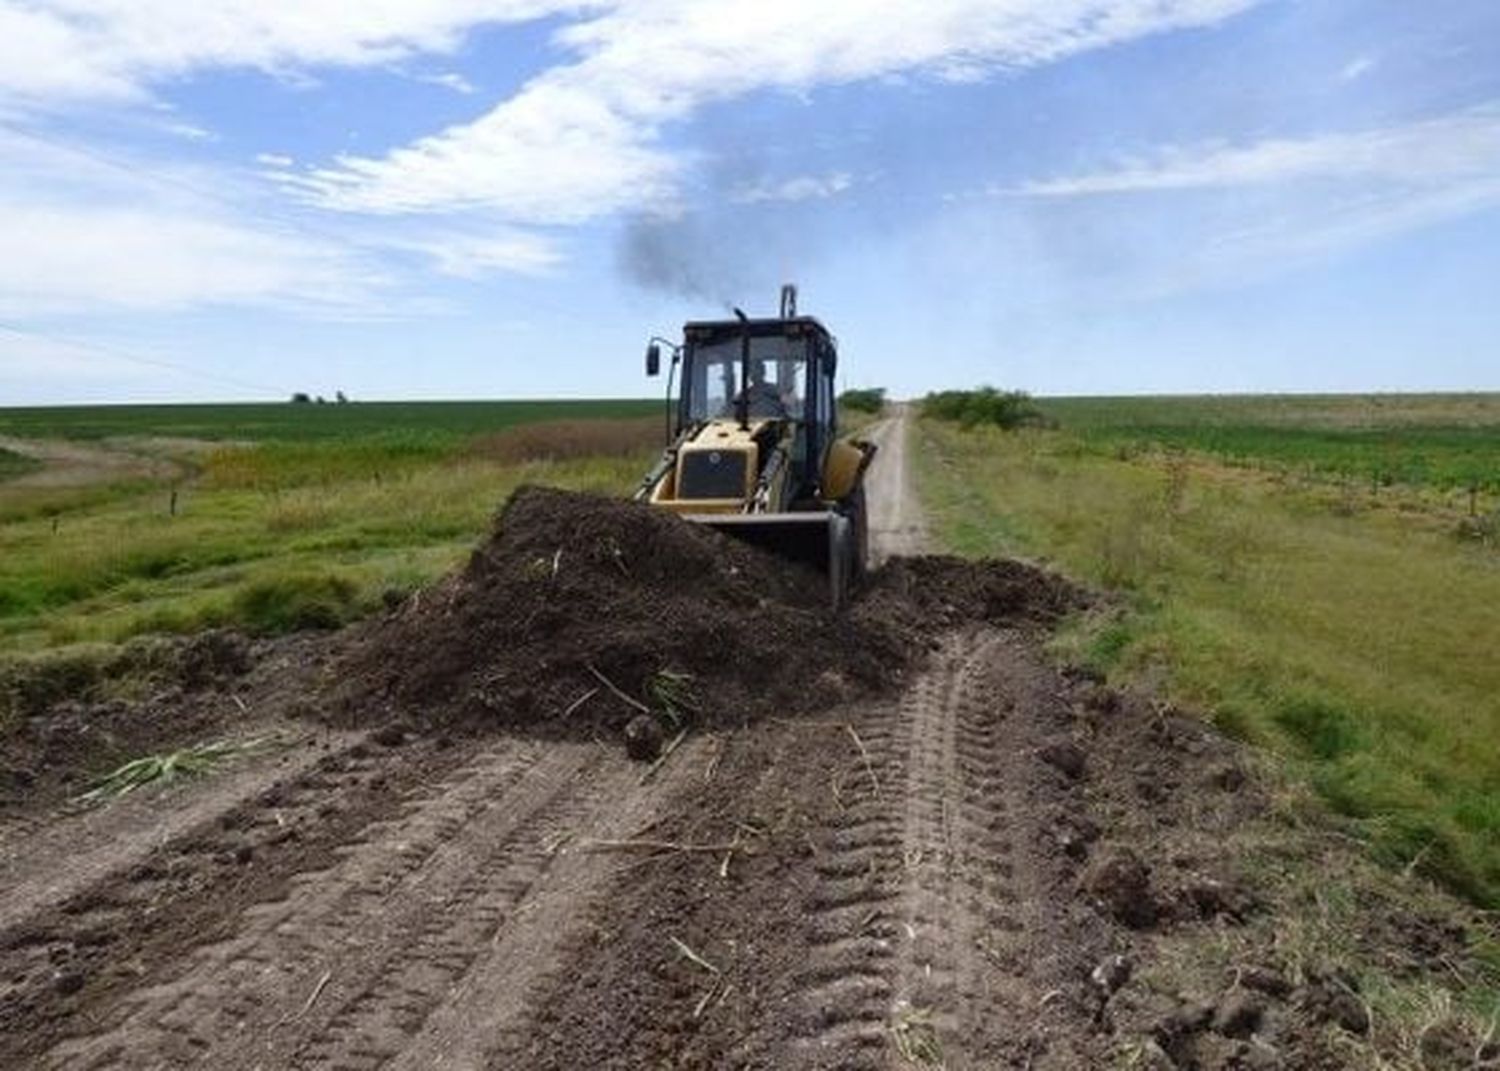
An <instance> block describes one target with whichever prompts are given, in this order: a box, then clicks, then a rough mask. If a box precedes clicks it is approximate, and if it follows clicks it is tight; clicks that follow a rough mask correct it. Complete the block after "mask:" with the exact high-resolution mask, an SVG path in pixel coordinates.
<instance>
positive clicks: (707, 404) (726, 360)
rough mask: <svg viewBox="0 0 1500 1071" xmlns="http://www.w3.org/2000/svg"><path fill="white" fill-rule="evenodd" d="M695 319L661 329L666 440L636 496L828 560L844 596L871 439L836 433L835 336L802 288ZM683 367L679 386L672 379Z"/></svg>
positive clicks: (656, 353) (839, 596)
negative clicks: (723, 316) (763, 304)
mask: <svg viewBox="0 0 1500 1071" xmlns="http://www.w3.org/2000/svg"><path fill="white" fill-rule="evenodd" d="M734 314H735V319H733V320H703V321H692V322H689V323H687V324H684V325H683V329H682V341H681V342H680V343H675V342H670V341H668V340H666V339H662V338H654V339H652V340H651V342H650V345H649V346H648V348H647V350H646V374H647V375H649V376H655V375H659V374H660V372H661V358H662V347H663V346H666V347H667V348H668V349H670V351H671V354H672V363H671V370H670V373H669V375H668V380H667V441H668V446H667V448H666V450H665V451H664V452H663V454H662V457H661V460H660V461H659V462H658V463H657V464H656V465H655V466H654V467H653V468H652V469H651V471H650V472H649V473H648V474H647V475H646V477H645V479H644V480H642V481H641V486H640V489H639V490H638V491H637V492H636V496H635V497H636V498H637V499H640V500H642V501H646V502H649V503H651V504H652V505H653V506H658V507H660V508H662V509H669V510H672V511H674V512H675V513H678V514H679V515H681V516H682V517H684V518H685V519H687V520H690V521H694V522H696V523H699V524H705V525H708V526H710V527H712V528H715V529H717V530H719V531H721V532H724V533H726V534H728V535H732V536H735V537H736V538H739V539H743V540H746V541H747V542H750V543H753V544H755V545H757V546H760V547H763V548H765V549H767V550H770V551H773V552H775V553H778V554H781V555H783V556H785V557H788V558H793V559H796V560H798V561H803V562H807V563H809V564H811V565H813V566H815V567H816V568H818V569H820V570H822V571H824V572H825V573H826V574H827V576H828V580H829V591H830V597H831V599H832V602H833V605H834V606H835V607H838V606H842V605H843V604H844V602H845V601H846V599H847V598H848V593H849V590H850V588H851V585H852V584H853V582H854V581H855V580H856V579H857V578H858V577H859V575H860V574H861V573H863V571H864V569H865V564H866V557H867V548H868V525H867V523H866V517H865V494H864V477H865V471H866V470H867V469H868V468H869V465H870V461H871V460H872V459H873V458H874V456H875V447H874V445H873V444H871V443H866V442H857V441H849V440H843V439H839V438H838V411H837V396H836V393H835V390H834V375H835V373H836V371H837V369H838V348H837V344H836V342H835V340H834V338H833V336H832V335H831V334H829V332H828V330H827V328H825V327H824V326H823V325H822V324H821V323H819V322H818V321H817V320H816V319H814V318H813V317H811V316H799V315H797V289H796V287H794V286H790V285H788V286H784V287H782V289H781V315H780V316H779V317H777V318H775V319H751V318H749V317H748V316H746V315H745V314H744V313H743V312H741V311H740V310H739V309H735V310H734ZM679 368H680V369H681V375H680V379H679V383H680V390H679V392H678V394H677V395H676V396H675V397H674V396H673V393H672V381H673V377H675V376H676V375H677V373H678V369H679Z"/></svg>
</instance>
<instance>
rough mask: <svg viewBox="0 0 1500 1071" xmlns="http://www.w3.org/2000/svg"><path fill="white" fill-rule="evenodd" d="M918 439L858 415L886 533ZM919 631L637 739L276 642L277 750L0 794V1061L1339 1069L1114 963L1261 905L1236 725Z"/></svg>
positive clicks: (249, 691) (1009, 652)
mask: <svg viewBox="0 0 1500 1071" xmlns="http://www.w3.org/2000/svg"><path fill="white" fill-rule="evenodd" d="M906 434H907V430H906V423H905V417H904V414H898V416H897V417H896V418H895V419H892V420H889V421H887V422H885V423H882V424H880V425H877V426H875V427H874V428H873V429H872V430H871V436H872V437H873V438H875V439H876V441H877V442H879V443H880V445H881V447H882V450H881V453H880V455H879V458H878V460H877V463H876V468H875V470H874V473H873V475H872V484H871V488H872V496H871V499H872V506H873V521H872V534H873V536H874V539H875V543H876V547H877V549H878V551H879V553H881V554H882V555H883V556H890V555H894V554H907V553H911V552H912V551H914V550H917V549H919V548H920V547H921V545H922V540H923V527H922V523H921V518H920V513H919V509H918V506H917V504H916V501H915V499H914V497H913V495H912V493H911V485H910V476H909V474H908V469H907V458H906V451H905V442H906ZM544 564H545V563H544ZM550 567H551V568H552V569H553V570H554V571H555V570H556V568H557V559H556V558H555V557H554V558H552V559H551V566H550ZM933 644H934V649H933V653H932V656H931V658H930V661H929V663H928V664H927V666H926V668H925V669H924V670H923V671H922V672H921V674H920V675H919V676H918V678H917V679H915V680H914V681H912V682H911V684H910V686H909V687H908V688H906V689H905V691H904V693H902V694H901V695H899V696H898V697H896V698H893V699H890V700H885V701H876V702H861V703H855V704H853V705H845V706H842V707H839V706H835V707H833V708H831V709H828V710H826V711H824V712H822V713H821V714H819V715H816V716H812V717H797V718H787V719H778V718H767V719H762V720H760V721H758V722H755V723H752V724H747V725H745V726H743V727H741V728H736V729H732V730H722V731H704V732H699V733H695V734H694V735H692V736H690V737H688V738H687V740H686V742H685V743H684V744H683V745H682V746H681V747H679V748H677V749H676V750H675V751H674V752H672V753H671V754H670V756H669V757H668V758H667V759H666V760H665V761H664V762H663V763H662V764H661V765H660V767H659V768H656V767H652V768H647V767H646V766H644V765H642V764H639V763H633V762H630V761H628V760H627V759H626V758H625V757H624V754H623V751H622V749H621V747H620V746H619V744H618V742H617V741H615V740H612V739H611V740H595V741H589V740H586V739H585V740H577V739H559V738H555V737H554V738H548V737H545V736H542V735H530V736H528V735H518V734H510V733H503V732H499V731H494V732H489V733H487V734H484V735H480V736H472V735H470V736H454V737H450V736H448V735H445V734H443V733H441V732H425V733H420V734H417V733H412V732H410V731H407V730H404V729H402V728H401V727H399V726H390V725H386V726H383V727H382V728H380V729H376V730H373V731H370V732H347V731H330V730H325V729H316V728H312V727H310V726H309V723H308V721H307V720H306V717H305V711H299V709H298V708H297V702H298V689H297V688H290V689H289V688H288V687H287V683H286V673H285V672H279V671H278V672H268V673H266V674H264V675H263V678H262V679H260V680H259V683H256V681H254V680H252V681H251V682H249V683H247V684H246V685H245V686H244V691H243V694H242V695H241V694H238V693H237V694H235V695H234V696H233V698H234V700H235V702H236V703H238V704H242V705H243V706H244V707H245V708H246V709H248V710H250V711H252V712H253V713H254V715H255V717H256V719H257V720H256V723H255V724H253V725H251V726H250V727H248V728H247V730H246V732H253V733H262V732H267V731H272V730H280V731H282V732H284V733H285V734H287V735H286V736H285V739H284V746H282V747H280V748H278V749H275V750H273V751H271V752H269V753H267V754H264V755H261V756H258V757H251V758H248V759H246V760H244V761H242V762H241V763H239V764H237V765H235V766H232V767H230V768H229V769H227V770H226V771H224V772H223V773H222V774H220V775H218V776H215V777H213V778H209V779H206V780H203V781H200V782H195V783H189V784H182V785H178V786H176V787H173V788H170V789H168V790H166V791H157V792H152V791H149V790H148V791H143V792H142V793H141V794H139V795H137V796H135V797H133V798H128V799H126V800H123V801H121V802H119V803H118V804H115V805H112V806H109V807H105V808H102V809H96V810H92V811H88V812H85V813H83V814H75V813H70V812H67V811H65V810H62V811H54V812H51V813H32V814H29V815H25V816H23V817H19V818H12V819H11V820H9V821H7V822H5V823H4V824H0V867H3V870H0V1022H3V1024H4V1029H3V1031H0V1067H6V1068H11V1067H38V1068H119V1067H125V1068H176V1067H199V1066H211V1067H214V1068H216V1069H221V1071H229V1069H251V1068H264V1069H273V1068H383V1067H390V1068H455V1069H470V1068H473V1069H480V1068H487V1069H509V1068H527V1069H530V1068H559V1069H561V1068H597V1067H612V1068H640V1067H674V1068H722V1067H733V1068H835V1067H837V1068H895V1067H906V1066H918V1067H948V1068H981V1067H982V1068H990V1067H1016V1068H1057V1069H1076V1068H1087V1067H1099V1066H1114V1065H1115V1064H1116V1063H1117V1062H1118V1061H1120V1060H1123V1059H1127V1058H1128V1059H1130V1060H1132V1061H1134V1063H1133V1065H1134V1066H1155V1067H1173V1066H1182V1067H1200V1066H1201V1067H1239V1066H1256V1067H1272V1066H1320V1067H1322V1066H1328V1067H1334V1066H1344V1065H1343V1064H1342V1063H1338V1062H1331V1063H1315V1062H1312V1060H1311V1057H1310V1056H1309V1054H1313V1055H1316V1054H1317V1053H1320V1052H1322V1050H1321V1049H1316V1048H1311V1049H1309V1048H1306V1047H1305V1046H1307V1045H1312V1044H1313V1041H1308V1040H1307V1039H1308V1037H1313V1035H1307V1036H1306V1037H1304V1036H1303V1034H1299V1033H1297V1029H1300V1026H1298V1025H1297V1024H1299V1023H1300V1022H1301V1020H1296V1021H1295V1022H1294V1021H1293V1019H1291V1018H1290V1017H1289V1016H1290V1013H1287V1015H1285V1016H1282V1013H1281V1012H1280V1011H1278V1010H1277V1009H1278V1007H1279V1006H1272V1007H1270V1008H1266V1009H1264V1017H1265V1021H1266V1022H1267V1023H1269V1024H1272V1026H1274V1027H1275V1029H1271V1028H1270V1027H1268V1028H1267V1029H1266V1030H1265V1031H1264V1032H1263V1034H1264V1036H1262V1035H1261V1034H1257V1036H1256V1039H1255V1040H1253V1042H1252V1041H1246V1040H1243V1039H1244V1038H1245V1037H1247V1036H1248V1034H1240V1033H1236V1032H1235V1031H1231V1030H1229V1028H1227V1027H1226V1028H1224V1031H1223V1033H1222V1036H1221V1035H1220V1034H1214V1033H1212V1032H1211V1031H1210V1030H1209V1027H1208V1023H1209V1019H1208V1018H1202V1019H1201V1021H1197V1020H1195V1023H1196V1025H1193V1024H1189V1025H1188V1026H1186V1027H1183V1028H1182V1029H1181V1030H1177V1031H1176V1032H1175V1033H1174V1032H1165V1033H1164V1032H1163V1031H1162V1030H1161V1029H1157V1028H1153V1026H1152V1024H1153V1023H1159V1022H1161V1021H1169V1018H1170V1015H1171V1014H1175V1013H1174V1012H1173V1007H1174V1006H1175V1003H1176V1001H1177V1000H1178V997H1177V996H1176V995H1174V994H1173V993H1172V992H1171V990H1170V987H1169V986H1168V984H1167V982H1165V981H1163V980H1162V979H1163V977H1165V976H1157V978H1156V980H1155V981H1154V982H1153V986H1152V988H1150V989H1149V990H1145V991H1142V992H1141V993H1140V994H1139V995H1132V996H1130V997H1129V999H1128V1000H1127V999H1126V995H1125V994H1122V995H1121V996H1120V997H1114V993H1115V991H1116V990H1117V989H1120V987H1121V986H1123V985H1124V982H1125V980H1126V979H1127V978H1128V976H1129V973H1130V966H1129V964H1131V963H1132V962H1133V959H1134V958H1141V957H1149V958H1151V959H1152V960H1153V962H1166V963H1170V962H1185V961H1186V960H1187V959H1188V958H1189V957H1188V954H1187V952H1186V951H1185V949H1189V948H1193V947H1210V946H1211V947H1212V948H1213V949H1215V950H1216V954H1217V955H1220V956H1221V957H1224V956H1230V957H1232V956H1239V955H1242V954H1243V955H1249V954H1250V953H1249V952H1245V951H1243V950H1240V949H1239V946H1238V945H1237V944H1236V942H1242V943H1244V944H1245V945H1246V946H1247V947H1248V946H1249V945H1250V944H1251V943H1253V941H1254V940H1263V941H1264V942H1265V943H1266V944H1267V945H1269V944H1271V943H1273V942H1274V940H1275V939H1276V936H1275V932H1274V929H1275V928H1274V926H1273V927H1271V928H1270V930H1269V931H1267V932H1266V933H1265V934H1262V935H1261V936H1260V937H1258V938H1252V937H1245V938H1240V937H1236V936H1234V934H1235V933H1237V932H1238V931H1237V928H1238V927H1240V926H1242V925H1243V924H1244V920H1245V918H1246V917H1248V912H1247V909H1245V907H1244V900H1243V898H1242V897H1240V894H1239V892H1238V886H1237V885H1236V884H1235V879H1234V877H1233V876H1232V873H1231V872H1230V868H1229V860H1230V857H1231V856H1232V855H1233V852H1234V849H1233V848H1232V846H1230V844H1229V843H1228V841H1229V834H1230V833H1231V832H1233V831H1236V830H1240V829H1242V828H1243V827H1244V825H1245V822H1246V820H1247V816H1248V815H1251V814H1253V813H1254V812H1255V809H1256V807H1258V806H1259V804H1258V803H1257V800H1256V797H1255V796H1254V794H1253V793H1252V792H1250V791H1249V790H1247V789H1245V788H1244V787H1243V786H1244V778H1243V776H1241V775H1240V774H1238V773H1237V770H1238V766H1237V761H1238V760H1237V759H1236V757H1235V754H1236V753H1235V751H1234V749H1233V748H1232V747H1231V746H1230V745H1228V744H1226V743H1224V742H1223V741H1220V740H1217V739H1216V738H1214V737H1212V736H1211V734H1209V733H1207V732H1206V731H1205V730H1203V729H1202V728H1200V727H1198V726H1197V725H1195V724H1193V723H1190V722H1186V721H1183V720H1180V719H1176V718H1174V717H1172V716H1170V714H1168V713H1164V712H1163V710H1162V709H1161V708H1160V707H1159V706H1155V705H1152V704H1150V703H1147V702H1145V701H1122V700H1120V699H1119V697H1117V696H1114V695H1112V694H1110V693H1107V692H1106V691H1104V690H1103V689H1100V688H1098V687H1097V686H1096V685H1093V684H1091V683H1090V682H1088V681H1082V680H1075V679H1065V678H1063V677H1061V676H1059V675H1058V673H1057V672H1056V671H1055V670H1054V669H1052V668H1050V667H1049V665H1048V664H1047V663H1046V661H1045V660H1044V659H1043V658H1042V657H1041V656H1040V655H1039V653H1038V651H1039V647H1038V638H1037V637H1036V636H1035V635H1032V634H1027V633H1024V632H1022V631H1016V630H1010V629H1002V628H995V627H985V626H976V625H962V624H960V625H957V626H956V627H955V628H954V629H953V630H952V631H950V632H949V633H948V634H946V635H943V636H936V637H934V638H933ZM289 693H290V695H289ZM1142 857H1144V858H1145V859H1147V860H1152V859H1158V860H1165V859H1170V860H1171V862H1170V865H1166V864H1164V865H1162V866H1158V867H1156V868H1154V869H1153V868H1148V867H1147V866H1146V865H1145V864H1143V863H1141V861H1140V859H1141V858H1142ZM1147 915H1149V929H1150V933H1149V936H1143V933H1142V926H1143V925H1145V924H1147V923H1145V922H1143V920H1144V919H1145V918H1146V916H1147ZM1210 934H1211V935H1214V936H1213V941H1212V942H1209V941H1206V940H1205V935H1210ZM1226 949H1234V950H1235V951H1233V952H1230V951H1225V950H1226ZM1445 954H1446V953H1445ZM1111 964H1113V966H1111ZM1222 966H1223V964H1222V963H1219V964H1218V965H1217V966H1216V967H1214V968H1213V969H1212V970H1210V971H1209V976H1210V977H1212V978H1214V979H1215V981H1214V982H1213V983H1212V984H1214V985H1219V984H1221V982H1219V981H1218V980H1217V979H1218V978H1219V975H1218V974H1216V973H1214V971H1219V970H1221V968H1222ZM1101 971H1104V972H1105V973H1104V974H1103V975H1101V974H1100V972H1101ZM1238 984H1239V983H1238V981H1236V982H1235V985H1236V986H1238ZM1129 992H1130V991H1128V990H1127V991H1126V993H1127V994H1128V993H1129ZM1285 995H1286V994H1283V997H1285ZM1273 1005H1274V1002H1273ZM1212 1014H1213V1011H1212V1008H1211V1007H1210V1013H1209V1015H1210V1017H1211V1016H1212ZM1163 1016H1168V1019H1163V1018H1162V1017H1163ZM1277 1016H1282V1017H1281V1018H1277ZM1294 1027H1295V1028H1296V1029H1294ZM1174 1029H1175V1028H1174ZM1153 1030H1154V1031H1155V1032H1154V1033H1153ZM1319 1036H1321V1035H1319ZM1236 1038H1238V1039H1239V1040H1236ZM1314 1041H1316V1038H1314ZM1298 1046H1304V1047H1303V1048H1299V1047H1298ZM1267 1051H1269V1052H1270V1053H1271V1057H1270V1058H1274V1059H1276V1060H1281V1059H1283V1058H1284V1059H1285V1061H1286V1062H1285V1064H1282V1063H1268V1062H1261V1063H1241V1062H1235V1061H1238V1060H1240V1059H1241V1058H1242V1057H1243V1058H1244V1059H1249V1058H1250V1057H1251V1056H1254V1055H1255V1053H1257V1052H1258V1053H1260V1056H1261V1058H1262V1059H1263V1061H1264V1059H1267V1057H1266V1056H1265V1053H1266V1052H1267ZM1278 1051H1279V1055H1278ZM1330 1051H1331V1050H1330ZM1247 1053H1248V1054H1250V1055H1249V1056H1246V1054H1247ZM1299 1060H1300V1061H1302V1062H1298V1061H1299ZM1151 1061H1158V1062H1151ZM1160 1061H1166V1062H1160Z"/></svg>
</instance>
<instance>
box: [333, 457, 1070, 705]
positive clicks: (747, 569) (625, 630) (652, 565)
mask: <svg viewBox="0 0 1500 1071" xmlns="http://www.w3.org/2000/svg"><path fill="white" fill-rule="evenodd" d="M826 600H827V586H826V581H825V579H824V578H823V577H822V576H821V575H820V574H818V573H815V572H812V571H810V570H808V569H806V568H803V567H801V566H798V565H795V564H791V563H788V562H786V561H784V560H782V559H780V558H777V557H775V556H772V555H769V554H766V553H764V552H761V551H759V550H756V549H754V548H752V547H748V546H746V545H744V544H742V543H740V542H738V541H735V540H733V539H729V538H727V537H725V536H722V535H720V534H718V533H716V532H713V531H710V530H708V529H705V528H703V527H701V526H698V525H694V524H690V523H688V522H686V521H683V520H681V519H679V518H677V517H675V516H673V515H671V514H669V513H667V512H666V511H663V510H659V509H653V508H650V507H648V506H644V505H641V504H638V503H634V502H625V501H619V500H615V499H608V498H601V497H598V496H593V495H583V494H576V493H572V492H566V491H559V490H554V489H548V488H540V487H524V488H521V489H520V490H518V491H517V492H516V493H515V494H514V495H513V496H512V497H511V499H510V500H509V502H507V503H506V505H505V507H504V508H503V510H502V511H501V513H500V515H499V517H498V518H497V521H496V525H495V529H494V532H493V534H492V535H491V536H490V538H489V539H488V541H487V542H485V543H484V544H483V545H482V546H481V547H479V548H478V549H477V550H476V551H475V552H474V554H473V556H472V557H471V558H470V560H469V563H468V565H467V567H466V568H464V569H463V570H462V571H461V572H460V573H459V574H457V575H456V576H453V577H450V578H449V579H447V580H445V581H443V582H441V583H440V584H438V585H436V586H434V587H433V588H430V589H428V590H426V591H423V592H421V593H419V594H418V595H416V596H414V597H413V598H412V599H410V600H409V601H408V602H407V603H406V604H404V605H403V606H402V607H400V608H398V609H397V610H395V611H393V612H392V613H391V614H389V615H387V616H386V617H384V618H382V619H380V620H379V621H377V622H374V623H373V624H372V625H371V626H369V628H368V630H367V632H366V635H365V637H364V639H363V641H362V642H361V643H359V644H357V645H356V648H355V649H354V651H353V652H352V653H351V654H350V655H349V656H348V657H347V658H346V659H345V661H344V663H343V665H342V667H341V672H340V673H339V677H340V682H339V684H338V685H337V696H336V698H337V699H338V706H339V708H340V710H341V711H342V713H343V716H345V717H347V718H349V719H350V720H353V721H356V722H359V721H366V720H368V719H369V718H370V717H371V716H379V715H383V714H390V713H399V714H404V715H405V716H407V717H410V718H413V719H415V720H418V721H419V722H422V723H443V722H451V721H454V720H469V719H478V720H480V721H482V722H485V723H499V724H505V725H506V726H508V727H512V728H514V727H523V726H524V727H533V728H541V729H546V730H550V731H557V732H564V731H567V732H585V733H587V732H594V731H597V730H598V729H599V728H600V727H601V725H602V726H607V727H609V728H612V729H618V728H620V727H622V726H623V725H624V724H625V723H626V722H627V721H628V720H629V719H630V718H631V717H633V716H635V715H637V714H640V713H641V712H642V710H643V709H649V710H651V711H653V712H655V713H657V714H658V715H661V716H664V717H665V719H666V720H667V721H668V722H670V723H675V722H678V721H686V720H691V721H693V722H694V723H695V724H700V725H714V724H720V725H722V724H736V723H739V722H742V721H744V720H747V719H751V718H754V717H758V716H764V715H770V714H778V713H794V712H798V711H805V710H809V709H815V708H819V707H826V706H828V705H830V704H832V703H836V702H839V701H842V700H846V699H848V698H850V697H852V696H857V695H862V694H870V693H875V692H884V691H888V690H890V689H893V688H895V687H899V685H900V684H901V682H902V681H903V680H904V679H905V677H906V675H907V673H908V671H909V669H910V668H911V667H912V665H913V664H914V662H915V661H916V660H917V659H919V658H920V657H921V656H922V655H923V654H924V653H925V652H926V649H927V647H928V644H929V642H930V637H931V636H932V635H934V633H935V631H936V630H937V628H938V627H940V626H949V625H951V624H953V623H954V621H955V620H959V619H966V620H977V621H984V622H988V623H998V624H1006V625H1032V624H1045V623H1048V622H1051V621H1054V620H1055V619H1056V618H1057V616H1058V615H1059V614H1061V613H1063V612H1065V611H1067V610H1068V609H1071V608H1073V607H1076V606H1078V605H1080V604H1081V602H1082V595H1081V593H1079V592H1078V591H1077V590H1076V589H1075V588H1074V587H1072V586H1071V585H1070V584H1068V583H1067V582H1066V581H1065V580H1062V579H1061V578H1059V577H1056V576H1053V575H1050V574H1047V573H1044V572H1041V571H1040V570H1037V569H1034V568H1031V567H1028V566H1025V565H1021V564H1018V563H1014V562H988V563H978V564H969V563H964V562H960V561H958V560H957V559H946V558H925V559H922V558H919V559H902V560H900V561H899V562H896V563H893V565H892V566H890V567H888V568H886V569H884V570H882V571H880V572H879V573H876V574H875V575H874V576H872V577H871V578H870V579H869V582H868V583H867V585H866V587H865V590H864V591H863V592H862V593H861V595H860V596H859V597H858V599H857V601H856V602H855V604H854V605H853V606H852V607H850V608H849V610H848V611H846V612H845V613H842V614H834V613H832V612H831V611H830V610H829V609H828V607H827V605H826Z"/></svg>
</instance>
